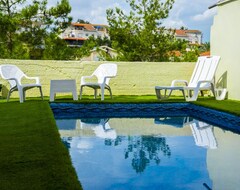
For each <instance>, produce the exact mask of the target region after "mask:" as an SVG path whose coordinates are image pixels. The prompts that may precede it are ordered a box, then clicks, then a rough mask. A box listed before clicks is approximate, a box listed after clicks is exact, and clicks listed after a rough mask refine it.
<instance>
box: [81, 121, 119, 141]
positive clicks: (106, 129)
mask: <svg viewBox="0 0 240 190" xmlns="http://www.w3.org/2000/svg"><path fill="white" fill-rule="evenodd" d="M108 121H109V119H107V118H104V119H100V118H99V119H95V118H94V119H92V118H89V119H81V129H85V128H91V129H92V130H93V131H94V133H95V135H96V136H97V137H99V138H104V139H112V140H114V139H116V138H117V133H116V131H115V130H114V129H112V128H111V127H110V125H109V123H108Z"/></svg>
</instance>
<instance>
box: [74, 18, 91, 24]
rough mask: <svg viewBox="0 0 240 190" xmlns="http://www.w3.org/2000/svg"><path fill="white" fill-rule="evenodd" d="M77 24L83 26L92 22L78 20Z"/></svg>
mask: <svg viewBox="0 0 240 190" xmlns="http://www.w3.org/2000/svg"><path fill="white" fill-rule="evenodd" d="M77 22H78V23H82V24H90V22H88V21H86V20H83V19H78V20H77Z"/></svg>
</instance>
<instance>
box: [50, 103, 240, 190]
mask: <svg viewBox="0 0 240 190" xmlns="http://www.w3.org/2000/svg"><path fill="white" fill-rule="evenodd" d="M75 106H76V107H75ZM79 106H80V107H79ZM81 106H86V107H87V109H85V108H83V107H81ZM188 106H189V105H188V104H179V105H174V106H173V105H172V104H171V105H170V104H169V105H167V104H165V105H164V106H163V107H161V106H160V107H159V105H155V104H154V105H151V106H149V105H148V106H146V105H128V106H122V105H103V106H102V107H101V106H99V105H77V104H76V105H68V104H66V105H65V104H64V105H63V104H62V105H59V104H51V107H52V109H53V111H54V114H55V118H56V122H57V125H58V127H59V132H60V134H61V137H62V140H63V143H64V144H65V145H66V146H67V147H68V149H69V153H70V155H71V159H72V163H73V166H74V167H75V169H76V172H77V175H78V178H79V181H80V182H81V184H82V186H83V188H84V189H238V187H239V185H240V177H239V174H238V173H239V169H240V166H239V164H238V162H239V160H240V153H239V151H237V150H238V147H239V145H240V136H239V129H238V127H239V125H238V124H239V123H238V122H239V118H238V117H235V116H232V115H228V114H227V115H225V114H223V113H220V112H214V111H213V112H211V111H212V110H209V109H203V110H201V109H202V108H200V109H198V107H197V108H196V107H194V108H191V109H190V108H189V107H188ZM94 107H95V109H94ZM114 107H116V108H118V109H115V108H114ZM194 109H197V111H194ZM76 110H77V111H76ZM199 110H201V113H202V115H200V113H198V112H199ZM209 112H211V113H209ZM190 113H192V114H190ZM193 113H195V114H196V117H193V116H192V115H193ZM218 114H220V115H221V117H220V116H219V115H218ZM227 116H230V117H227ZM200 117H203V118H200ZM214 118H218V119H214ZM224 118H225V119H224ZM226 119H227V120H228V123H227V124H224V122H226V121H225V120H226ZM206 120H207V121H208V120H211V121H210V124H209V122H207V121H206ZM215 120H216V121H215ZM212 123H214V124H212ZM215 123H220V126H221V127H217V126H216V124H215Z"/></svg>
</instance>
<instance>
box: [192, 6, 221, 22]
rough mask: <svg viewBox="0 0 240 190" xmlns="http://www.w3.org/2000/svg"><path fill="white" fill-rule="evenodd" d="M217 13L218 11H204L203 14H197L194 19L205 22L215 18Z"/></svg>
mask: <svg viewBox="0 0 240 190" xmlns="http://www.w3.org/2000/svg"><path fill="white" fill-rule="evenodd" d="M216 13H217V9H208V10H206V11H204V12H203V13H202V14H197V15H195V16H193V17H192V19H193V20H194V21H205V20H207V19H211V18H213V16H214V15H215V14H216Z"/></svg>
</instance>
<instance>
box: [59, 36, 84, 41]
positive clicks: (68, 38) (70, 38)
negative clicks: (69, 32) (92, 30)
mask: <svg viewBox="0 0 240 190" xmlns="http://www.w3.org/2000/svg"><path fill="white" fill-rule="evenodd" d="M63 39H64V40H74V41H76V40H87V39H86V38H73V37H67V38H63Z"/></svg>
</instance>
